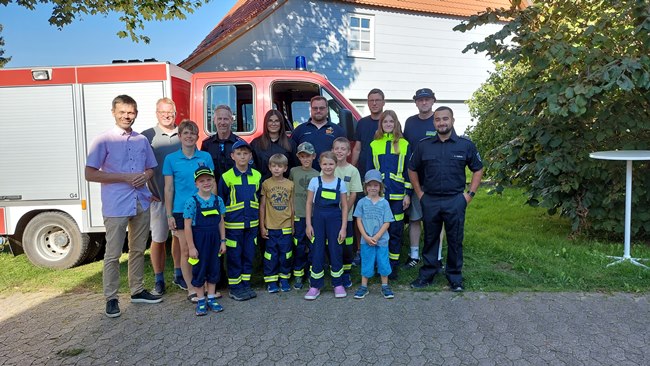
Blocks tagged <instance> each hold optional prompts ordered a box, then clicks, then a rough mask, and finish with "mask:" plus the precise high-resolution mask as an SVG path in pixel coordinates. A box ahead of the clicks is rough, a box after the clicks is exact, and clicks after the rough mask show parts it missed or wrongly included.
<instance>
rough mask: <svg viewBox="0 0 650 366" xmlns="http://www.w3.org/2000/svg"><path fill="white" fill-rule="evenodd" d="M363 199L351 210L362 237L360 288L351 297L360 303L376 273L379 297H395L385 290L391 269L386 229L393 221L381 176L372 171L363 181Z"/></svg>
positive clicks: (368, 172) (390, 291)
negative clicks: (378, 281) (378, 278)
mask: <svg viewBox="0 0 650 366" xmlns="http://www.w3.org/2000/svg"><path fill="white" fill-rule="evenodd" d="M364 193H365V194H366V196H365V197H363V198H362V199H360V200H359V202H358V203H357V208H356V209H355V210H354V217H356V218H357V227H358V228H359V232H360V233H361V286H360V287H359V289H358V290H357V292H356V293H355V294H354V298H355V299H363V298H364V297H366V295H367V294H368V278H371V277H372V276H374V275H375V264H376V265H377V272H379V275H380V276H381V293H382V294H383V295H384V297H385V298H387V299H392V298H393V297H395V295H394V294H393V291H392V290H391V289H390V287H389V286H388V276H389V275H390V273H391V266H390V262H389V259H388V232H387V230H388V227H389V226H390V223H391V222H392V221H393V220H394V219H393V213H392V212H391V210H390V205H389V204H388V201H386V199H384V197H383V195H384V184H383V183H382V179H381V173H380V172H379V171H378V170H375V169H371V170H368V171H367V172H366V175H365V177H364Z"/></svg>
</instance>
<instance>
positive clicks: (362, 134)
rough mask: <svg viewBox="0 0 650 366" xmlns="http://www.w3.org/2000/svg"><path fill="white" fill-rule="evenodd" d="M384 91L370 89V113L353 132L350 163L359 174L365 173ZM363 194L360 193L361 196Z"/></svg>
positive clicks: (382, 109) (363, 174)
mask: <svg viewBox="0 0 650 366" xmlns="http://www.w3.org/2000/svg"><path fill="white" fill-rule="evenodd" d="M385 104H386V102H385V101H384V92H383V91H381V90H380V89H372V90H371V91H370V92H369V93H368V109H370V115H369V116H365V117H363V118H361V119H360V120H359V122H357V128H356V130H355V132H354V140H355V141H356V143H355V144H354V149H353V150H352V159H351V163H352V165H355V166H356V167H357V169H359V175H360V176H362V177H364V176H365V175H366V168H367V165H368V161H369V160H370V159H371V153H370V143H371V142H372V140H374V138H375V133H376V132H377V127H378V126H379V117H380V116H381V113H382V112H383V111H384V105H385ZM362 196H363V195H360V197H362Z"/></svg>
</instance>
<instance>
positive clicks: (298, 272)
mask: <svg viewBox="0 0 650 366" xmlns="http://www.w3.org/2000/svg"><path fill="white" fill-rule="evenodd" d="M304 275H305V270H303V269H301V270H300V271H296V270H294V271H293V277H302V276H304Z"/></svg>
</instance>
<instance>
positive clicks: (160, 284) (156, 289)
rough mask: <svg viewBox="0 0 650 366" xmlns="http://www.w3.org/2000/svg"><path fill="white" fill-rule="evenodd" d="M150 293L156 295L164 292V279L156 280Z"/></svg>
mask: <svg viewBox="0 0 650 366" xmlns="http://www.w3.org/2000/svg"><path fill="white" fill-rule="evenodd" d="M151 294H152V295H158V296H162V295H163V294H165V281H156V283H155V284H154V285H153V291H151Z"/></svg>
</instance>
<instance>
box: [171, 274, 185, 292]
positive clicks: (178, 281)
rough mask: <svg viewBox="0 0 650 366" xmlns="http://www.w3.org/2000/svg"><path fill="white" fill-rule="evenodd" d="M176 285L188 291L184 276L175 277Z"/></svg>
mask: <svg viewBox="0 0 650 366" xmlns="http://www.w3.org/2000/svg"><path fill="white" fill-rule="evenodd" d="M174 285H176V286H178V287H179V288H180V289H181V290H185V291H187V283H185V280H184V279H183V277H174Z"/></svg>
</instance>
